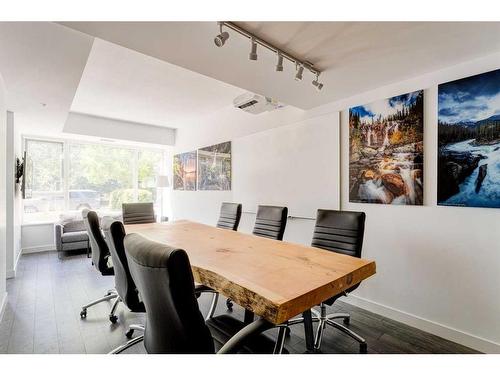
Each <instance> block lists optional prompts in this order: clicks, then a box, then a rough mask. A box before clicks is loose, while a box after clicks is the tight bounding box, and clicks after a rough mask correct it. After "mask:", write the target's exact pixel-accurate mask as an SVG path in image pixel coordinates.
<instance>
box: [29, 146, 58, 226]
mask: <svg viewBox="0 0 500 375" xmlns="http://www.w3.org/2000/svg"><path fill="white" fill-rule="evenodd" d="M25 148H26V155H27V163H26V174H25V176H26V199H25V200H24V212H25V214H26V216H28V217H29V218H30V221H47V220H53V219H54V217H56V216H58V215H59V213H60V212H61V211H63V210H64V188H63V186H64V176H63V143H61V142H47V141H38V140H26V146H25Z"/></svg>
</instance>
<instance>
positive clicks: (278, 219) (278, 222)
mask: <svg viewBox="0 0 500 375" xmlns="http://www.w3.org/2000/svg"><path fill="white" fill-rule="evenodd" d="M287 218H288V208H287V207H279V206H259V207H258V208H257V216H256V218H255V225H254V228H253V232H252V233H253V234H254V235H256V236H259V237H265V238H270V239H272V240H278V241H281V240H283V235H284V234H285V227H286V221H287ZM226 307H227V308H228V310H232V309H233V302H232V301H231V299H230V298H228V299H226Z"/></svg>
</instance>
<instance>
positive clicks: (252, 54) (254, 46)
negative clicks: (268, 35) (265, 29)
mask: <svg viewBox="0 0 500 375" xmlns="http://www.w3.org/2000/svg"><path fill="white" fill-rule="evenodd" d="M248 58H249V59H250V60H257V42H256V41H255V39H254V38H252V50H251V51H250V55H248Z"/></svg>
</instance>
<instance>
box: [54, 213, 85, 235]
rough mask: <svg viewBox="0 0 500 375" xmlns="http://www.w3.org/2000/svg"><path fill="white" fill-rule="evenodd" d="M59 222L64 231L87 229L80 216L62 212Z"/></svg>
mask: <svg viewBox="0 0 500 375" xmlns="http://www.w3.org/2000/svg"><path fill="white" fill-rule="evenodd" d="M59 224H61V225H62V226H63V227H64V229H63V231H64V232H80V231H84V230H85V224H84V223H83V219H82V218H81V217H80V216H75V215H71V214H62V215H61V216H60V217H59Z"/></svg>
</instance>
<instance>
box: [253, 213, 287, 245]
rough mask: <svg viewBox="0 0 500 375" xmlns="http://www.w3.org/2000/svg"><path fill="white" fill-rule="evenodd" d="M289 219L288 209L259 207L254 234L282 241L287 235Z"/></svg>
mask: <svg viewBox="0 0 500 375" xmlns="http://www.w3.org/2000/svg"><path fill="white" fill-rule="evenodd" d="M287 217H288V208H287V207H278V206H259V207H258V209H257V217H256V218H255V225H254V228H253V232H252V233H253V234H255V235H256V236H260V237H266V238H270V239H272V240H279V241H281V240H282V239H283V235H284V234H285V227H286V220H287Z"/></svg>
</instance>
